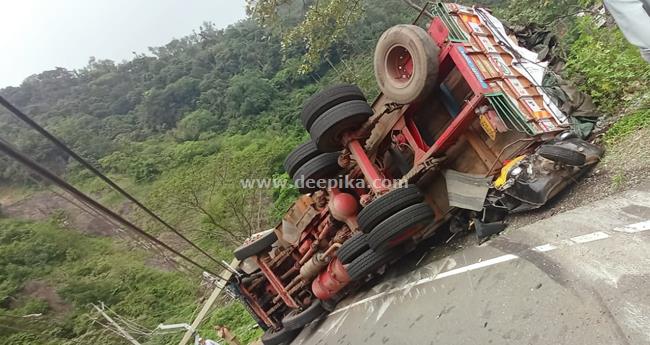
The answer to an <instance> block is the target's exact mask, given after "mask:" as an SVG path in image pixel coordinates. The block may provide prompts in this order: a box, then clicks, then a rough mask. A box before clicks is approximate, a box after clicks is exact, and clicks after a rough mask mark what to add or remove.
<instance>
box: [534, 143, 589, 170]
mask: <svg viewBox="0 0 650 345" xmlns="http://www.w3.org/2000/svg"><path fill="white" fill-rule="evenodd" d="M537 153H538V154H539V155H540V156H542V157H544V158H546V159H550V160H552V161H554V162H558V163H564V164H566V165H573V166H582V165H584V164H585V162H586V161H587V157H585V155H584V153H582V152H578V151H574V150H572V149H570V148H568V147H563V146H559V145H542V146H540V147H539V149H538V150H537Z"/></svg>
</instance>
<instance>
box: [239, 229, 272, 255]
mask: <svg viewBox="0 0 650 345" xmlns="http://www.w3.org/2000/svg"><path fill="white" fill-rule="evenodd" d="M277 240H278V236H277V235H276V234H275V231H271V232H269V233H268V234H266V235H264V236H262V237H260V238H258V239H256V240H254V241H253V242H251V243H248V244H243V245H241V246H240V247H239V248H237V249H235V251H234V252H233V254H234V255H235V258H237V260H239V261H243V260H245V259H247V258H250V257H251V256H253V255H257V254H259V253H261V252H262V251H264V250H266V249H267V248H269V247H271V245H272V244H273V243H275V241H277Z"/></svg>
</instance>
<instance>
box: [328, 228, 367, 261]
mask: <svg viewBox="0 0 650 345" xmlns="http://www.w3.org/2000/svg"><path fill="white" fill-rule="evenodd" d="M367 236H368V235H366V234H364V233H361V232H357V233H356V234H354V235H352V237H350V238H348V240H347V241H345V242H343V244H342V245H341V247H339V250H337V251H336V256H337V257H338V258H339V260H340V261H341V263H343V264H344V265H345V264H349V263H350V262H352V260H354V259H356V258H357V257H358V256H359V255H361V254H362V253H363V252H365V251H366V250H368V248H370V247H368V239H367V238H366V237H367Z"/></svg>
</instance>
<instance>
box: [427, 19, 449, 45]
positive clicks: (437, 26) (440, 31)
mask: <svg viewBox="0 0 650 345" xmlns="http://www.w3.org/2000/svg"><path fill="white" fill-rule="evenodd" d="M428 32H429V35H430V36H431V37H432V38H433V40H434V41H435V42H436V43H438V45H439V46H442V45H443V44H444V43H445V42H446V41H447V38H448V37H449V29H447V26H445V23H444V22H443V21H442V19H441V18H440V17H435V18H433V21H432V22H431V25H429V30H428Z"/></svg>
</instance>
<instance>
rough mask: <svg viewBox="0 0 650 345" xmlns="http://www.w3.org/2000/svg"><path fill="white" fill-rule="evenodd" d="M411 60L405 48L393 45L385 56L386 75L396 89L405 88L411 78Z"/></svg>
mask: <svg viewBox="0 0 650 345" xmlns="http://www.w3.org/2000/svg"><path fill="white" fill-rule="evenodd" d="M413 69H414V67H413V58H412V57H411V53H410V52H409V51H408V49H406V47H404V46H401V45H395V46H393V47H391V48H390V49H389V50H388V54H386V74H387V75H388V76H389V77H390V79H391V80H392V81H393V84H394V85H395V86H397V87H400V88H402V87H406V85H408V83H409V82H410V81H411V77H412V76H413Z"/></svg>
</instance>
